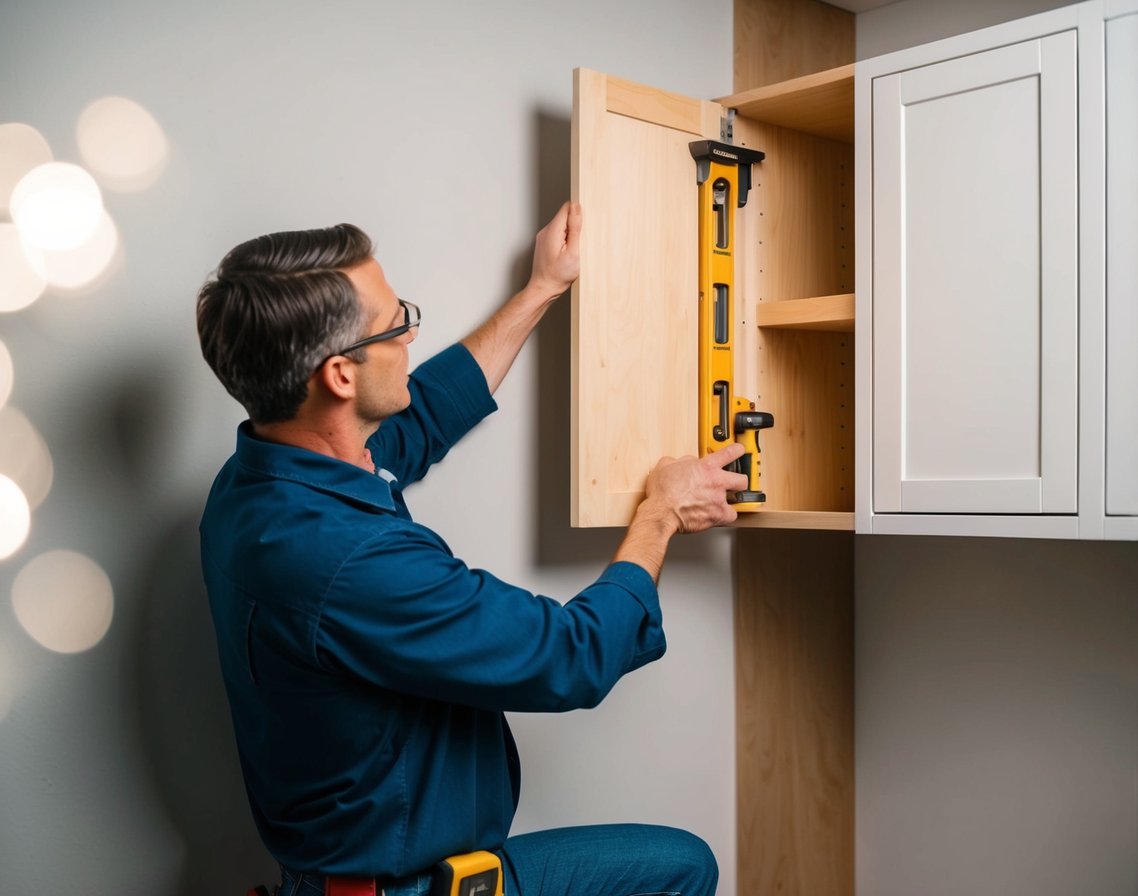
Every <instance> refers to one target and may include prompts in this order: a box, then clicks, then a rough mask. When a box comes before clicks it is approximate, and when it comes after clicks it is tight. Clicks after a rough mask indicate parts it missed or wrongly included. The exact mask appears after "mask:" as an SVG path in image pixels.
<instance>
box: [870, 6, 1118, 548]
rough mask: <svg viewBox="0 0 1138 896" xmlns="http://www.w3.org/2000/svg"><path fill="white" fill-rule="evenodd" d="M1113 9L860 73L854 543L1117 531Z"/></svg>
mask: <svg viewBox="0 0 1138 896" xmlns="http://www.w3.org/2000/svg"><path fill="white" fill-rule="evenodd" d="M1126 5H1129V6H1130V7H1131V8H1132V7H1133V5H1134V4H1133V2H1132V0H1126V3H1118V2H1116V3H1114V4H1113V6H1114V7H1115V8H1116V9H1120V8H1121V7H1123V6H1126ZM1111 6H1112V4H1111V3H1109V2H1108V3H1105V4H1104V3H1102V2H1099V0H1090V2H1086V3H1081V4H1075V5H1072V6H1068V7H1063V8H1061V9H1058V10H1054V11H1052V12H1048V13H1044V14H1041V15H1038V16H1032V17H1030V18H1026V19H1022V20H1019V21H1016V22H1010V23H1007V24H1005V25H1000V26H996V27H994V28H989V29H984V30H982V31H977V32H974V33H971V34H965V35H961V36H959V37H954V38H949V39H947V40H943V41H938V42H936V43H932V44H928V45H925V46H922V47H916V48H912V49H909V50H904V51H901V52H898V53H893V54H889V55H886V56H882V57H878V58H875V59H870V60H866V61H865V62H863V63H859V64H858V72H857V87H856V91H857V100H856V102H857V107H858V112H857V116H858V137H857V144H858V175H857V177H858V202H859V220H858V241H859V274H858V277H859V282H858V289H857V295H858V317H859V319H860V320H861V321H862V326H861V328H860V330H859V335H858V339H859V346H858V358H859V369H858V377H857V381H858V387H857V388H858V405H859V411H858V423H857V426H858V452H859V453H858V458H859V460H858V513H857V530H858V531H859V532H879V533H921V534H951V535H1005V536H1028V537H1057V538H1102V537H1104V536H1106V537H1121V536H1122V532H1123V530H1124V528H1125V526H1126V525H1128V522H1127V523H1123V522H1118V523H1112V522H1111V515H1112V514H1122V515H1127V514H1133V513H1135V510H1134V509H1131V510H1126V509H1125V508H1126V507H1127V506H1130V507H1132V508H1138V475H1136V474H1135V473H1134V472H1133V467H1134V464H1133V462H1132V459H1133V458H1134V456H1135V449H1134V446H1135V444H1136V441H1135V440H1136V433H1138V425H1136V423H1135V414H1134V410H1133V409H1134V407H1135V403H1134V402H1133V401H1132V400H1131V399H1129V397H1128V396H1129V395H1132V394H1133V390H1134V389H1135V387H1136V384H1138V366H1135V362H1134V361H1133V358H1132V356H1133V354H1134V353H1133V351H1132V349H1130V348H1129V343H1130V342H1131V341H1133V334H1134V333H1135V332H1136V326H1138V313H1136V312H1135V311H1134V298H1133V297H1134V292H1135V288H1134V282H1135V278H1134V274H1133V271H1132V270H1131V269H1128V268H1127V265H1128V264H1133V261H1132V259H1131V258H1130V257H1131V256H1132V255H1133V251H1132V247H1133V246H1134V244H1135V230H1134V228H1135V225H1134V218H1133V211H1132V206H1133V205H1134V204H1135V202H1134V201H1125V202H1119V201H1118V199H1119V197H1122V196H1126V195H1129V196H1131V197H1134V198H1135V199H1138V192H1136V190H1135V183H1136V181H1135V180H1134V176H1133V173H1132V171H1131V170H1129V169H1130V168H1132V159H1133V155H1134V151H1135V145H1134V143H1133V140H1134V137H1133V133H1134V124H1133V119H1134V114H1135V113H1134V110H1135V108H1136V102H1138V100H1136V93H1135V74H1134V69H1133V63H1132V62H1130V61H1129V60H1131V59H1133V53H1134V49H1135V47H1134V45H1133V43H1132V42H1133V41H1134V37H1133V36H1132V35H1131V33H1130V29H1131V28H1133V26H1132V24H1130V22H1129V21H1128V17H1127V16H1123V15H1115V16H1114V17H1113V20H1112V15H1111V13H1110V7H1111ZM1104 23H1105V28H1104ZM1104 32H1105V33H1106V34H1107V35H1109V37H1108V38H1107V39H1108V40H1109V41H1111V42H1113V43H1116V44H1118V45H1119V48H1118V49H1116V50H1114V51H1111V50H1110V49H1109V47H1107V49H1106V50H1105V51H1104ZM1128 41H1129V42H1131V43H1128ZM1104 57H1105V61H1106V66H1105V70H1106V71H1108V75H1107V79H1108V80H1109V84H1107V86H1106V87H1105V88H1104V75H1103V72H1104ZM1128 66H1129V68H1127V67H1128ZM1112 94H1113V98H1112V96H1111V95H1112ZM1104 95H1105V97H1106V101H1107V102H1109V103H1111V107H1110V108H1111V109H1113V110H1114V111H1112V112H1111V113H1110V115H1111V116H1117V117H1119V119H1120V120H1121V121H1120V122H1114V121H1113V120H1112V121H1111V122H1110V123H1109V124H1108V122H1107V118H1108V115H1107V112H1106V107H1105V105H1104ZM1128 115H1129V118H1130V125H1129V133H1130V136H1127V130H1128V127H1127V125H1126V124H1125V120H1126V119H1127V117H1128ZM1104 132H1105V133H1107V134H1109V135H1110V136H1109V139H1110V141H1111V145H1110V152H1109V156H1110V158H1112V159H1114V160H1115V161H1113V162H1111V163H1110V170H1109V173H1108V174H1106V175H1104V162H1103V159H1104V150H1105V148H1106V147H1105V144H1104V137H1103V134H1104ZM1127 140H1130V141H1131V142H1130V143H1129V144H1128V143H1127ZM1119 158H1125V159H1126V160H1127V161H1126V162H1123V163H1121V164H1119V163H1118V161H1117V159H1119ZM1123 168H1125V169H1127V170H1125V171H1123V170H1120V169H1123ZM1128 179H1129V180H1128ZM1127 191H1129V192H1127ZM1127 215H1130V216H1131V217H1130V218H1129V219H1128V218H1127ZM1104 217H1105V220H1106V223H1105V226H1104ZM1104 258H1105V259H1106V271H1107V273H1106V275H1105V276H1104ZM1111 259H1113V261H1112V260H1111ZM1107 276H1109V277H1110V278H1112V282H1111V284H1110V285H1105V281H1106V277H1107ZM1128 278H1129V281H1128ZM1108 296H1109V307H1107V304H1108V299H1107V297H1108ZM1128 314H1130V315H1131V317H1130V318H1129V322H1128V320H1127V315H1128ZM1123 345H1126V346H1127V347H1126V348H1123V347H1122V346H1123ZM1104 408H1105V410H1104ZM1104 481H1105V485H1104ZM1104 493H1105V495H1106V498H1105V501H1104ZM1112 507H1113V508H1115V509H1113V510H1112V509H1111V508H1112ZM1104 508H1105V509H1104ZM1133 531H1134V535H1133V536H1130V537H1135V536H1138V528H1135V529H1134V530H1133Z"/></svg>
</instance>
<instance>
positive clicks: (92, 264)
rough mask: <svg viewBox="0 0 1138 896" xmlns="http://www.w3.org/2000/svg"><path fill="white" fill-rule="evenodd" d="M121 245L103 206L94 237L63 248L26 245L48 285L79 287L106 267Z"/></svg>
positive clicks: (87, 284) (116, 231)
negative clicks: (32, 248)
mask: <svg viewBox="0 0 1138 896" xmlns="http://www.w3.org/2000/svg"><path fill="white" fill-rule="evenodd" d="M118 248H119V232H118V229H117V228H116V227H115V222H114V221H113V220H112V219H111V216H110V215H109V214H108V213H107V212H106V210H104V211H103V213H102V214H101V215H100V216H99V222H98V224H97V225H96V227H95V230H94V232H93V233H92V234H91V237H90V238H89V239H88V240H87V241H86V242H84V243H82V244H81V245H79V246H76V247H74V248H72V249H67V250H64V251H60V252H53V251H49V250H42V251H40V252H34V251H32V250H31V247H28V246H25V251H26V254H27V256H28V260H29V262H30V263H31V266H32V269H33V270H34V271H35V272H36V274H37V275H38V276H40V277H42V278H43V279H44V280H45V281H46V282H47V283H48V285H49V286H54V287H57V288H59V289H65V290H77V289H81V288H82V287H84V286H90V285H91V284H92V283H94V282H95V281H96V280H97V279H98V278H99V276H100V275H102V274H103V273H105V272H106V271H107V269H108V268H109V267H110V265H111V262H112V261H114V259H115V253H116V252H117V251H118Z"/></svg>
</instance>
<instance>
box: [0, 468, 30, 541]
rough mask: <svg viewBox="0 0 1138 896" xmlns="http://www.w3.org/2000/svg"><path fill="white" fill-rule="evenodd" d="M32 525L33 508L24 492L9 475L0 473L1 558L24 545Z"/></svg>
mask: <svg viewBox="0 0 1138 896" xmlns="http://www.w3.org/2000/svg"><path fill="white" fill-rule="evenodd" d="M31 527H32V510H31V508H30V507H29V506H28V499H27V498H26V497H25V496H24V492H23V491H22V490H21V488H20V487H19V486H18V485H16V483H15V482H13V481H12V480H11V479H9V478H8V477H7V476H3V475H0V560H4V559H6V558H8V557H11V556H12V555H13V554H14V553H16V551H18V550H19V549H20V548H21V547H23V545H24V542H25V541H27V539H28V531H29V530H30V529H31Z"/></svg>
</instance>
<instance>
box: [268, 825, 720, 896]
mask: <svg viewBox="0 0 1138 896" xmlns="http://www.w3.org/2000/svg"><path fill="white" fill-rule="evenodd" d="M499 854H500V855H501V856H502V859H503V861H502V867H503V869H504V871H505V886H506V896H656V894H664V896H713V894H714V893H715V885H716V883H717V881H718V880H719V867H718V866H717V865H716V863H715V856H714V855H712V852H711V849H710V848H709V847H708V845H707V844H706V843H704V842H703V841H702V840H700V839H699V838H698V837H696V836H695V835H694V834H689V833H687V832H686V831H681V830H678V829H676V828H666V827H658V826H655V825H639V824H605V825H593V826H589V827H575V828H558V829H555V830H551V831H536V832H534V833H532V834H522V835H520V836H518V837H510V838H509V839H508V840H507V841H506V845H505V846H504V847H503V848H502V849H501V850H500V851H499ZM430 889H431V878H430V875H429V874H422V875H417V876H413V877H410V878H404V879H403V880H401V881H399V882H398V883H396V884H395V885H394V886H388V887H386V888H385V893H386V896H425V894H427V893H429V892H430ZM278 894H279V896H323V894H324V880H323V878H321V877H319V876H316V875H311V874H303V875H298V874H293V873H291V872H289V871H287V870H286V871H284V872H283V875H282V883H281V887H280V889H279V890H278Z"/></svg>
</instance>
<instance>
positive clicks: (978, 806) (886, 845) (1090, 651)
mask: <svg viewBox="0 0 1138 896" xmlns="http://www.w3.org/2000/svg"><path fill="white" fill-rule="evenodd" d="M1061 5H1064V4H1063V3H1056V2H1053V0H998V2H983V3H979V2H973V0H969V2H963V3H942V2H937V0H904V2H900V3H895V4H892V5H889V6H885V7H882V8H880V9H877V10H873V11H871V12H867V13H863V14H861V15H859V16H858V20H857V29H858V31H857V42H858V57H859V58H866V57H869V56H873V55H877V54H879V53H884V52H888V51H891V50H896V49H902V48H904V47H908V46H913V45H916V44H919V43H924V42H927V41H930V40H935V39H939V38H942V37H947V36H950V35H953V34H958V33H963V32H965V31H971V30H974V29H976V28H980V27H984V26H987V25H991V24H996V23H998V22H1002V21H1007V20H1010V19H1013V18H1018V17H1020V16H1024V15H1029V14H1031V13H1034V12H1041V11H1043V10H1045V9H1050V8H1052V7H1055V6H1061ZM856 564H857V583H856V595H857V606H856V618H857V623H856V625H857V644H856V655H857V685H856V701H857V709H856V714H857V715H856V719H857V743H856V749H857V832H858V833H857V840H858V845H857V880H858V893H859V894H861V896H903V894H904V896H911V894H917V893H919V894H922V896H957V894H960V896H964V894H968V896H974V894H976V896H979V894H989V893H990V894H1002V896H1021V894H1022V896H1028V894H1031V896H1045V894H1046V896H1051V894H1054V896H1069V894H1072V893H1085V894H1088V896H1089V894H1094V896H1135V894H1138V544H1134V543H1099V544H1085V543H1077V542H1050V541H1031V540H1001V539H967V538H906V537H882V536H875V537H859V538H858V539H857V543H856Z"/></svg>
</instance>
